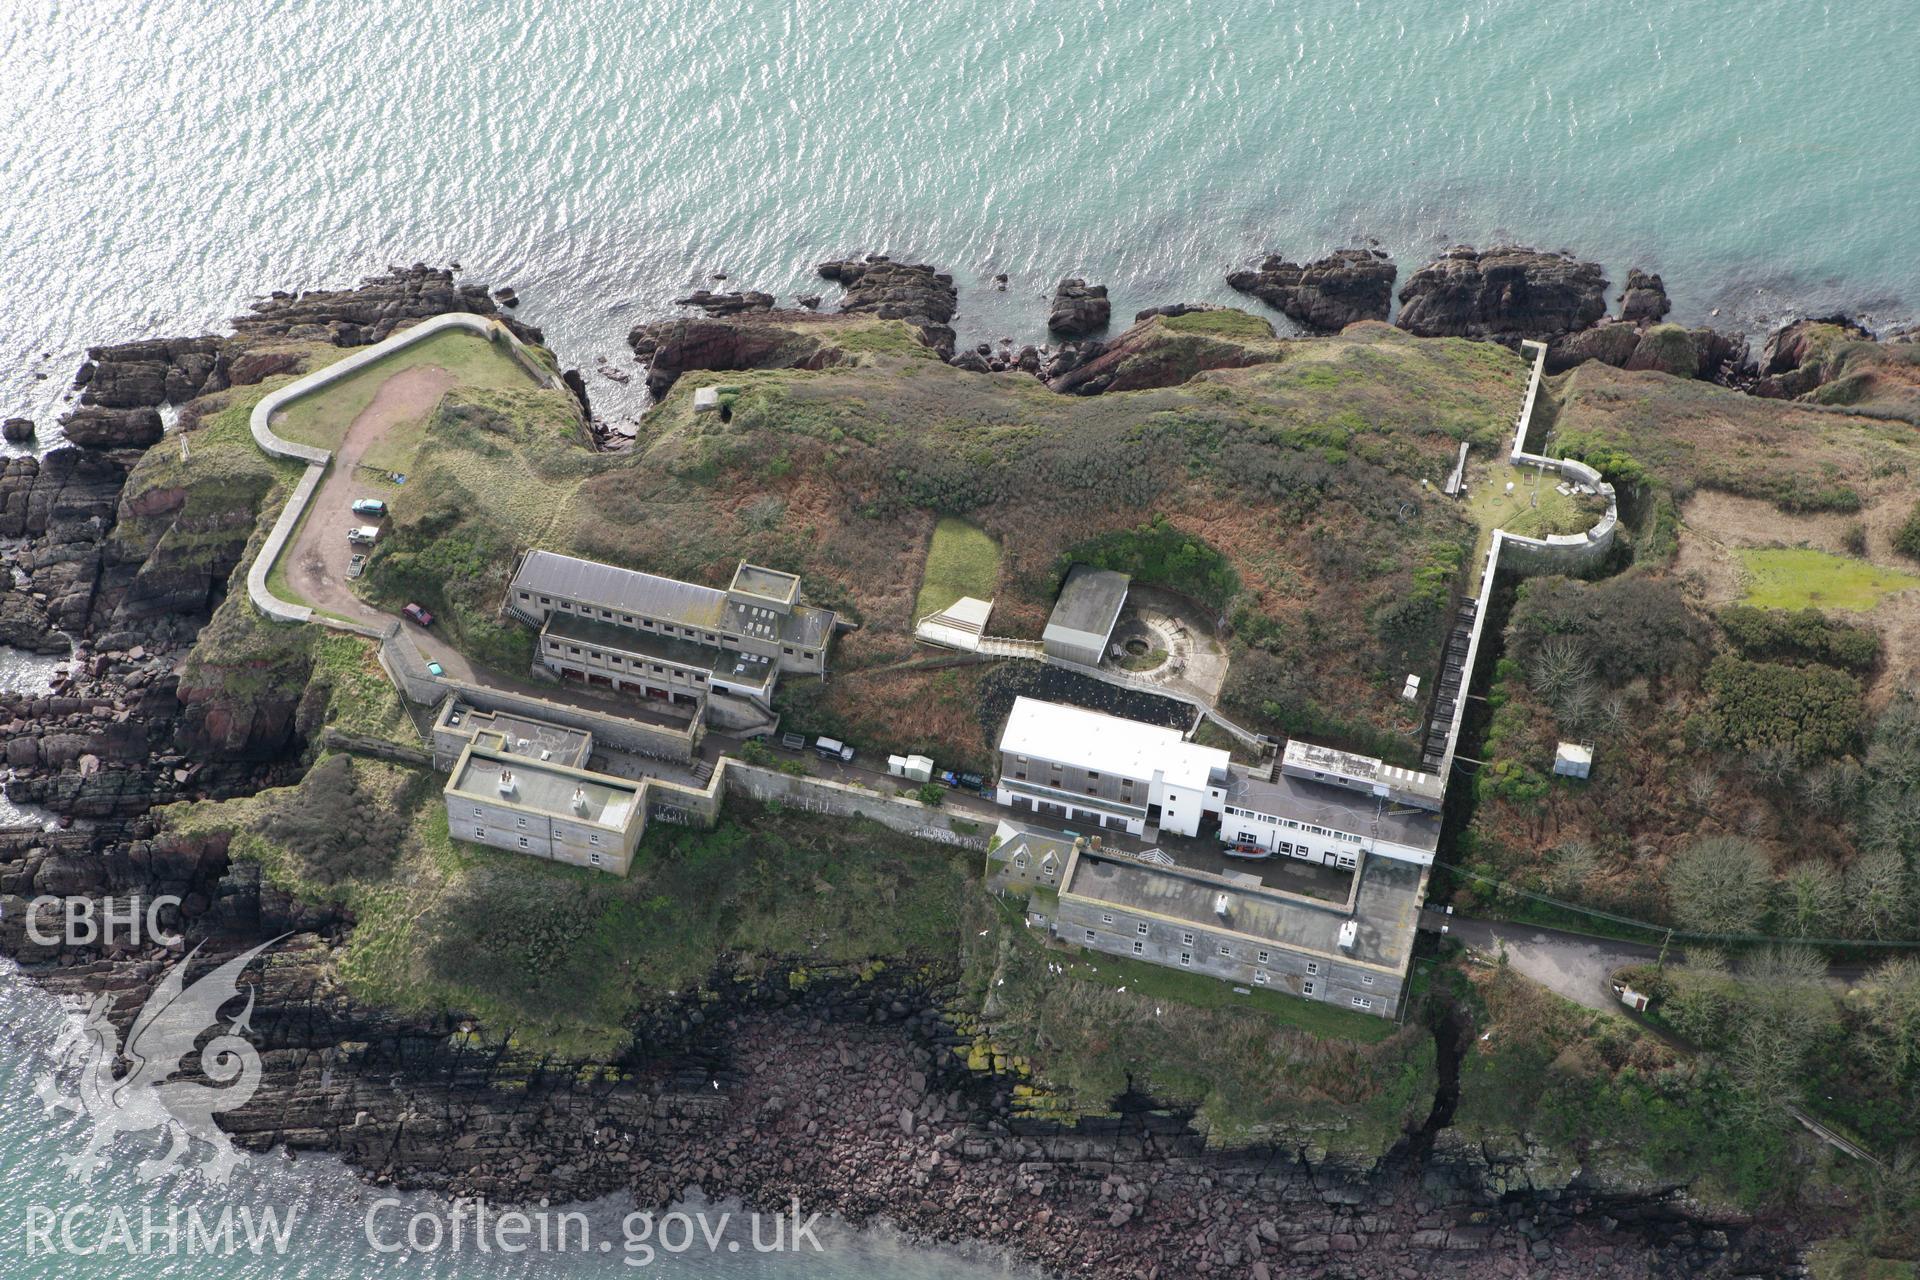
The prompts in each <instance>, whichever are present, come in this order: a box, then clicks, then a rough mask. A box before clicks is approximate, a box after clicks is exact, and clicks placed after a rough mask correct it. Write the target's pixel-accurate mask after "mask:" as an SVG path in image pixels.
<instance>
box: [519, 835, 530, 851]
mask: <svg viewBox="0 0 1920 1280" xmlns="http://www.w3.org/2000/svg"><path fill="white" fill-rule="evenodd" d="M520 847H521V848H522V849H531V848H533V845H532V844H531V843H529V842H528V840H527V838H526V837H525V836H521V837H520Z"/></svg>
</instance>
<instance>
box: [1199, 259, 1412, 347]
mask: <svg viewBox="0 0 1920 1280" xmlns="http://www.w3.org/2000/svg"><path fill="white" fill-rule="evenodd" d="M1397 274H1399V269H1398V268H1397V267H1395V266H1394V264H1393V260H1392V259H1391V258H1389V257H1387V255H1386V252H1385V251H1384V250H1380V249H1340V250H1338V251H1336V252H1334V253H1331V254H1329V255H1327V256H1326V257H1324V258H1320V259H1318V260H1317V261H1314V262H1309V263H1307V264H1306V265H1305V266H1301V265H1300V264H1299V263H1297V262H1289V261H1287V260H1286V259H1284V258H1282V257H1280V256H1279V255H1278V254H1274V255H1271V256H1269V257H1268V258H1267V260H1266V261H1264V262H1262V263H1261V264H1260V266H1259V268H1258V269H1257V270H1253V271H1236V272H1234V273H1233V274H1232V275H1229V276H1228V277H1227V283H1228V284H1230V285H1232V286H1233V287H1234V288H1235V289H1238V290H1239V291H1240V292H1241V293H1246V294H1251V295H1252V296H1254V297H1256V298H1258V299H1260V301H1262V302H1264V303H1266V304H1267V305H1268V306H1270V307H1272V308H1273V309H1274V310H1276V311H1279V312H1281V313H1282V314H1283V315H1286V316H1287V317H1288V318H1290V319H1292V320H1295V321H1297V322H1298V323H1300V324H1303V325H1305V326H1307V327H1308V328H1310V329H1319V330H1323V331H1327V332H1337V331H1338V330H1341V329H1344V328H1346V327H1347V326H1348V325H1350V324H1353V323H1354V322H1355V321H1358V320H1385V319H1386V318H1387V312H1388V311H1389V310H1390V309H1391V307H1392V305H1393V281H1394V277H1395V276H1396V275H1397Z"/></svg>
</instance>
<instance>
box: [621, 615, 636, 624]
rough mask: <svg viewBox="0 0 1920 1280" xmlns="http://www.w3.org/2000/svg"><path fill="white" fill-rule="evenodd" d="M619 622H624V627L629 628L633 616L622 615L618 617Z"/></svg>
mask: <svg viewBox="0 0 1920 1280" xmlns="http://www.w3.org/2000/svg"><path fill="white" fill-rule="evenodd" d="M620 621H622V622H624V623H625V624H626V625H628V626H629V627H630V626H632V625H633V615H632V614H630V613H623V614H621V615H620Z"/></svg>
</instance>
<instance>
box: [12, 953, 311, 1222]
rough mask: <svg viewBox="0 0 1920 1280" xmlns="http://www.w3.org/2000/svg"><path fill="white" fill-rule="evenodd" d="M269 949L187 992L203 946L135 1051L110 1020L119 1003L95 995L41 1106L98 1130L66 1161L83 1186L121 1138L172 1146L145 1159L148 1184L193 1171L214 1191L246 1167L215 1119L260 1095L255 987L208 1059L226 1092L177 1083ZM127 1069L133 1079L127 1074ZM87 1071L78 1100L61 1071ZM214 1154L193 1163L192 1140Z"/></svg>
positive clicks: (44, 1082)
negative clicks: (152, 1137)
mask: <svg viewBox="0 0 1920 1280" xmlns="http://www.w3.org/2000/svg"><path fill="white" fill-rule="evenodd" d="M278 941H279V939H278V938H275V939H273V940H272V941H271V942H263V943H261V944H260V945H259V946H257V947H255V948H254V949H253V950H251V951H248V952H246V953H244V954H242V955H238V956H235V957H234V958H233V959H232V960H229V961H227V963H225V964H223V965H221V966H220V967H219V968H218V969H215V970H214V971H213V972H212V973H209V974H207V975H206V976H204V977H202V978H201V979H200V980H199V981H197V982H195V983H194V984H193V985H192V986H190V987H189V986H187V985H186V972H187V968H188V967H189V966H190V965H191V964H192V963H193V958H194V956H197V955H199V954H200V948H198V947H195V948H194V949H193V951H192V952H191V953H189V954H188V955H187V957H186V958H185V959H184V960H181V961H180V962H179V963H178V964H176V965H174V966H173V968H171V969H169V970H168V971H167V975H166V977H165V978H163V979H161V981H160V985H159V986H158V987H156V988H155V989H154V992H153V994H152V995H151V996H149V997H148V998H147V1002H146V1004H145V1005H143V1006H142V1007H141V1009H140V1014H139V1016H138V1017H136V1018H135V1019H134V1020H133V1029H132V1030H131V1031H130V1032H129V1033H128V1034H127V1044H126V1049H125V1051H124V1052H123V1051H122V1050H121V1047H120V1037H119V1034H118V1033H117V1032H116V1031H115V1030H114V1027H113V1024H112V1023H111V1022H110V1021H108V1019H107V1009H108V1006H109V1005H111V1004H112V998H111V997H110V996H106V995H100V996H96V997H95V998H94V1001H93V1005H92V1007H91V1008H90V1009H89V1010H88V1012H87V1018H86V1021H85V1022H84V1023H83V1024H82V1025H81V1026H79V1027H78V1028H76V1029H74V1030H70V1031H68V1032H67V1033H66V1034H65V1035H64V1036H62V1037H61V1040H60V1043H59V1044H58V1045H56V1046H55V1050H54V1052H55V1055H56V1056H57V1057H58V1058H59V1059H60V1067H57V1068H56V1070H55V1071H54V1072H50V1073H48V1074H46V1075H43V1076H42V1077H41V1078H40V1082H39V1096H40V1102H41V1105H43V1106H45V1107H46V1109H47V1111H48V1112H49V1113H52V1112H54V1111H67V1112H71V1113H72V1114H74V1115H77V1116H85V1117H86V1118H87V1119H89V1120H91V1121H92V1122H93V1131H92V1132H91V1133H90V1134H89V1135H88V1137H87V1145H86V1147H85V1148H84V1149H82V1150H81V1151H80V1152H79V1153H78V1154H76V1155H74V1156H73V1157H72V1158H71V1159H69V1160H66V1161H63V1162H62V1163H63V1164H64V1165H65V1167H66V1169H67V1172H68V1174H69V1175H70V1176H72V1177H74V1178H76V1179H78V1180H80V1181H81V1182H89V1181H91V1180H92V1178H93V1175H94V1173H96V1172H97V1171H98V1170H100V1169H101V1168H103V1167H104V1166H105V1165H106V1163H107V1161H106V1159H105V1153H106V1151H107V1148H108V1147H109V1146H111V1145H112V1143H113V1141H114V1140H115V1139H116V1138H118V1137H119V1136H120V1135H121V1134H123V1133H126V1134H134V1133H147V1132H150V1131H151V1130H154V1129H158V1130H160V1131H161V1133H162V1136H164V1137H165V1138H166V1140H167V1151H166V1153H165V1154H164V1155H161V1156H158V1157H156V1158H154V1159H151V1160H143V1161H142V1162H141V1163H140V1166H139V1169H138V1175H139V1178H140V1181H142V1182H152V1181H155V1180H157V1179H159V1178H162V1177H164V1176H166V1175H167V1174H169V1173H173V1172H186V1171H190V1172H194V1173H198V1174H199V1175H200V1176H201V1177H203V1178H205V1179H206V1180H207V1181H209V1182H212V1183H221V1184H224V1183H225V1182H226V1181H227V1177H228V1175H230V1174H231V1173H232V1172H233V1170H234V1169H235V1168H236V1167H237V1166H238V1165H239V1163H240V1161H241V1160H242V1158H243V1157H242V1156H241V1154H240V1152H239V1151H238V1149H236V1148H235V1147H234V1145H233V1141H232V1140H231V1139H230V1138H228V1137H227V1135H226V1134H224V1133H222V1132H221V1131H220V1128H219V1126H218V1125H216V1124H214V1122H213V1116H214V1113H215V1112H219V1111H232V1110H233V1109H234V1108H236V1107H241V1106H244V1105H246V1103H247V1102H248V1101H249V1100H250V1099H251V1098H252V1097H253V1095H254V1091H255V1090H257V1089H258V1088H259V1087H260V1054H259V1053H258V1052H257V1051H256V1050H255V1049H254V1047H253V1045H252V1044H251V1043H250V1042H248V1041H247V1039H246V1038H245V1034H246V1033H247V1032H250V1031H252V1030H253V1028H252V1026H251V1025H250V1023H249V1019H250V1018H252V1016H253V988H252V986H249V987H248V988H247V1007H246V1008H245V1009H243V1010H242V1011H241V1013H240V1016H239V1017H237V1018H235V1019H233V1021H231V1022H230V1023H228V1024H227V1028H226V1031H225V1032H224V1033H223V1034H220V1035H216V1036H215V1037H214V1038H213V1039H211V1040H209V1041H208V1042H207V1044H206V1046H205V1047H204V1048H202V1049H201V1050H200V1070H201V1071H202V1072H203V1073H204V1074H205V1075H206V1078H207V1079H209V1080H211V1081H213V1082H214V1084H216V1085H221V1086H224V1087H221V1088H209V1087H207V1086H206V1085H202V1084H194V1083H190V1082H188V1081H184V1080H170V1079H169V1078H168V1077H170V1076H172V1075H173V1073H174V1072H176V1071H178V1070H179V1069H180V1064H181V1059H183V1058H185V1057H186V1056H187V1055H188V1054H189V1053H192V1052H193V1049H194V1046H195V1045H196V1044H197V1043H198V1042H199V1039H200V1037H201V1035H202V1033H204V1032H205V1031H207V1030H208V1029H209V1028H212V1027H214V1026H215V1024H217V1023H218V1022H219V1020H220V1010H221V1008H222V1007H224V1006H225V1005H226V1004H227V1003H228V1002H229V1001H232V1000H235V999H237V998H238V997H239V995H240V988H239V980H240V975H241V973H242V972H243V971H244V970H245V969H246V967H247V966H248V965H249V964H251V963H252V962H253V960H254V958H255V957H257V956H258V955H259V954H260V953H261V952H262V951H265V950H266V949H267V948H268V947H270V946H272V945H273V944H274V942H278ZM122 1062H124V1063H125V1064H126V1068H127V1069H126V1070H125V1072H124V1073H122V1072H120V1071H119V1067H120V1066H121V1064H122ZM76 1064H77V1065H78V1067H79V1073H78V1074H79V1081H78V1086H77V1090H76V1092H74V1093H67V1092H65V1091H63V1090H62V1089H61V1087H60V1083H59V1079H58V1076H59V1074H61V1070H60V1068H69V1069H70V1068H72V1067H73V1066H75V1065H76ZM196 1138H197V1139H199V1140H200V1141H201V1142H202V1143H204V1144H206V1145H207V1146H209V1147H212V1148H213V1155H212V1157H211V1158H210V1159H207V1160H204V1161H199V1162H193V1163H184V1158H185V1156H186V1155H187V1153H188V1152H189V1151H190V1150H191V1149H192V1146H193V1140H194V1139H196Z"/></svg>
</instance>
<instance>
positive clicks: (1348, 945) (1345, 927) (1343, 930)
mask: <svg viewBox="0 0 1920 1280" xmlns="http://www.w3.org/2000/svg"><path fill="white" fill-rule="evenodd" d="M1359 942H1360V922H1359V921H1358V920H1347V921H1345V922H1343V923H1342V924H1341V925H1340V949H1341V950H1342V951H1351V950H1353V949H1354V947H1355V946H1357V945H1358V944H1359Z"/></svg>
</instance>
